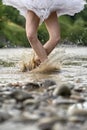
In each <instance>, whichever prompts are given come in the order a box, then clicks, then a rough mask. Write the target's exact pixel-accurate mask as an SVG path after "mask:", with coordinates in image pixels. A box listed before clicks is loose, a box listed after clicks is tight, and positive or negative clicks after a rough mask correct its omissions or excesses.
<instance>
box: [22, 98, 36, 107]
mask: <svg viewBox="0 0 87 130" xmlns="http://www.w3.org/2000/svg"><path fill="white" fill-rule="evenodd" d="M37 103H38V100H35V99H27V100H25V101H24V102H23V106H30V105H36V104H37Z"/></svg>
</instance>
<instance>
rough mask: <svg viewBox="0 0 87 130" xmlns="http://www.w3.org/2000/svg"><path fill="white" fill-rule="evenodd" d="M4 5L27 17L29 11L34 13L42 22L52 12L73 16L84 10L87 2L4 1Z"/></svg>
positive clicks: (60, 0)
mask: <svg viewBox="0 0 87 130" xmlns="http://www.w3.org/2000/svg"><path fill="white" fill-rule="evenodd" d="M2 1H3V4H6V5H9V6H13V7H15V8H16V9H18V10H19V12H20V14H21V15H23V16H24V17H26V13H27V11H28V10H31V11H33V12H34V13H35V14H36V15H37V16H38V17H39V18H40V20H41V21H44V20H45V19H47V18H48V17H49V15H50V14H51V12H54V11H56V12H57V15H58V16H60V15H71V16H73V15H74V14H75V13H78V12H80V11H81V10H83V9H84V5H85V4H86V1H85V0H2Z"/></svg>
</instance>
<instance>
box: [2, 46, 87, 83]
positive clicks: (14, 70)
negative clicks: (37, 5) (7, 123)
mask: <svg viewBox="0 0 87 130" xmlns="http://www.w3.org/2000/svg"><path fill="white" fill-rule="evenodd" d="M86 50H87V48H85V47H79V48H78V47H76V48H74V47H71V48H61V47H60V48H57V49H55V50H54V51H53V53H52V54H51V56H50V59H51V60H50V62H49V63H50V65H51V64H55V65H57V66H58V65H59V63H60V64H62V68H61V73H59V72H56V73H48V74H47V73H45V74H43V73H41V72H40V73H37V72H35V73H30V72H26V73H23V72H21V71H20V69H19V66H18V62H19V61H20V60H21V58H22V55H23V53H25V52H27V53H29V55H30V53H31V49H20V48H19V49H1V50H0V84H4V83H9V82H26V81H33V80H37V81H38V80H41V79H48V78H49V79H50V78H51V79H54V80H56V81H57V82H59V81H62V82H64V81H69V82H74V83H76V84H78V85H82V84H87V80H86V79H87V51H86ZM30 56H31V55H30ZM1 61H3V62H2V63H3V64H1ZM4 63H7V65H6V66H4ZM10 63H14V65H13V64H10ZM8 64H9V65H8ZM46 64H47V63H46ZM78 79H80V81H79V82H77V80H78Z"/></svg>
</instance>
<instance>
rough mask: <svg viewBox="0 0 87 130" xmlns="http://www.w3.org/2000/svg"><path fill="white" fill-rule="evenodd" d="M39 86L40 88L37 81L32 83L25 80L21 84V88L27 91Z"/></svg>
mask: <svg viewBox="0 0 87 130" xmlns="http://www.w3.org/2000/svg"><path fill="white" fill-rule="evenodd" d="M39 88H40V85H39V83H34V82H27V83H25V84H24V86H23V89H24V90H28V91H30V90H31V91H32V90H34V89H39Z"/></svg>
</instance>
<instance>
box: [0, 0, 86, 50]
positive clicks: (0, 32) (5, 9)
mask: <svg viewBox="0 0 87 130" xmlns="http://www.w3.org/2000/svg"><path fill="white" fill-rule="evenodd" d="M59 23H60V28H61V42H62V43H64V44H68V43H69V44H75V45H84V46H87V6H85V9H84V10H83V11H81V12H80V13H78V14H75V15H74V16H61V17H59ZM38 38H39V40H40V41H41V42H42V43H43V44H44V43H45V42H46V41H47V40H48V38H49V35H48V32H47V30H46V28H45V25H44V23H43V24H42V25H41V26H40V27H39V29H38ZM3 47H30V45H29V42H28V40H27V38H26V33H25V19H24V17H23V16H21V15H20V14H19V12H18V11H17V10H16V9H15V8H13V7H9V6H5V5H2V0H0V48H3Z"/></svg>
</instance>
